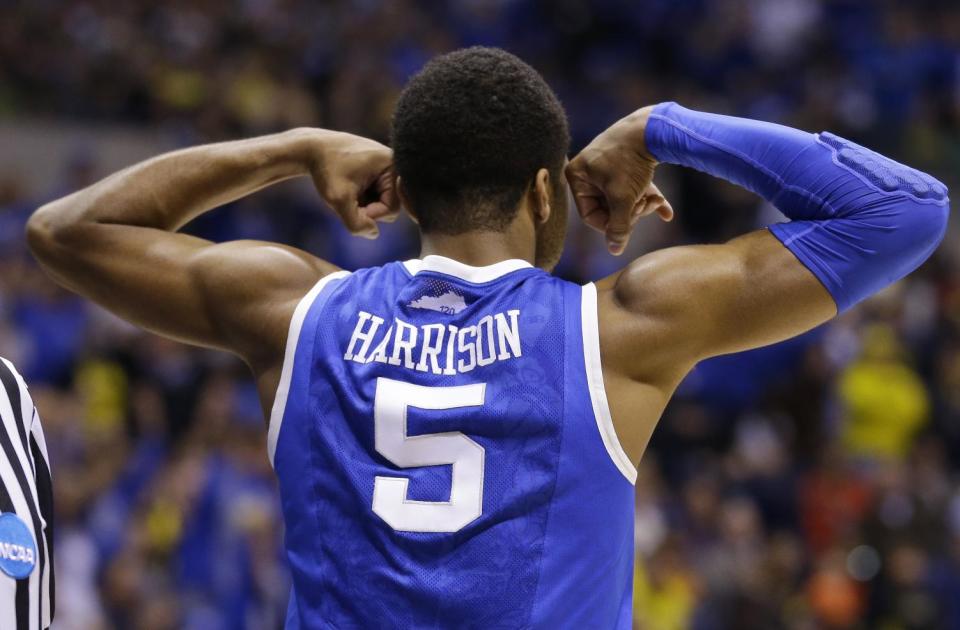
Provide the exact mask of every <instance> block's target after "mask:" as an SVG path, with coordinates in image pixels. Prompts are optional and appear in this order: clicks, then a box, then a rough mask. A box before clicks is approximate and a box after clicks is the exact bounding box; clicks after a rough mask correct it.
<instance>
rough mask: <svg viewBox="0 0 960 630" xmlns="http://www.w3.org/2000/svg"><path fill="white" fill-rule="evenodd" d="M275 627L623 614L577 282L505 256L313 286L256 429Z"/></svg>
mask: <svg viewBox="0 0 960 630" xmlns="http://www.w3.org/2000/svg"><path fill="white" fill-rule="evenodd" d="M269 452H270V456H271V461H272V463H273V465H274V468H275V470H276V473H277V476H278V477H279V480H280V493H281V500H282V504H283V513H284V518H285V521H286V527H287V531H286V551H287V557H288V558H289V562H290V568H291V572H292V575H293V592H292V593H291V597H290V606H289V610H288V615H287V628H311V629H312V628H341V629H345V628H364V629H367V628H404V629H411V628H484V629H489V628H617V629H621V628H624V629H626V628H630V626H631V595H632V576H633V515H634V489H633V483H634V481H635V478H636V470H635V468H634V467H633V465H632V463H631V462H630V460H629V459H628V458H627V456H626V455H625V454H624V452H623V450H622V449H621V448H620V445H619V442H618V441H617V437H616V434H615V432H614V429H613V423H612V421H611V419H610V412H609V409H608V407H607V400H606V396H605V394H604V389H603V379H602V373H601V369H600V345H599V337H598V331H597V294H596V288H595V287H594V286H593V285H592V284H591V285H586V286H584V287H581V286H579V285H576V284H572V283H569V282H566V281H563V280H560V279H558V278H554V277H553V276H551V275H549V274H547V273H545V272H543V271H541V270H539V269H535V268H533V267H531V266H530V265H529V264H527V263H525V262H523V261H518V260H508V261H503V262H500V263H497V264H495V265H492V266H488V267H469V266H466V265H463V264H461V263H458V262H456V261H453V260H450V259H447V258H443V257H439V256H428V257H426V258H425V259H423V260H422V261H421V260H412V261H407V262H405V263H392V264H388V265H385V266H383V267H376V268H370V269H363V270H360V271H356V272H353V273H347V272H338V273H336V274H333V275H331V276H328V277H326V278H324V279H323V280H321V281H320V282H319V283H318V284H317V285H316V286H315V287H314V288H313V289H312V290H311V291H310V293H309V294H308V295H307V296H306V297H304V299H303V300H302V301H301V303H300V304H299V306H298V307H297V309H296V312H295V314H294V317H293V321H292V322H291V325H290V336H289V341H288V346H287V353H286V357H285V361H284V365H283V372H282V376H281V382H280V387H279V389H278V392H277V397H276V401H275V403H274V407H273V414H272V417H271V423H270V434H269Z"/></svg>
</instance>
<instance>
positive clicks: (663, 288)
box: [596, 248, 708, 388]
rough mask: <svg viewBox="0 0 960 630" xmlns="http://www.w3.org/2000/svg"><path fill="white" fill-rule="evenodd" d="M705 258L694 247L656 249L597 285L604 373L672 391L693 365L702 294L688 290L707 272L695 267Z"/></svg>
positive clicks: (702, 307) (703, 252)
mask: <svg viewBox="0 0 960 630" xmlns="http://www.w3.org/2000/svg"><path fill="white" fill-rule="evenodd" d="M692 250H697V251H692ZM705 255H708V253H707V252H705V251H701V250H699V249H698V248H672V249H665V250H658V251H656V252H652V253H650V254H647V255H646V256H643V257H641V258H638V259H637V260H635V261H633V262H631V263H630V264H628V265H627V266H626V267H624V268H623V269H622V270H620V271H618V272H616V273H614V274H612V275H610V276H608V277H606V278H603V279H602V280H599V281H597V282H596V287H597V311H598V320H599V328H600V341H601V350H602V353H603V361H604V367H605V369H607V370H611V371H614V372H617V373H619V374H621V375H623V376H626V377H629V378H630V379H632V380H637V381H641V382H644V383H648V384H652V385H662V386H665V387H668V388H672V387H673V386H675V385H676V384H677V383H678V382H679V381H680V380H681V379H682V378H683V376H684V375H685V374H686V373H687V372H688V371H689V370H690V369H691V368H692V367H693V365H694V364H695V362H696V359H697V356H698V354H697V347H696V339H697V336H696V335H695V334H694V332H695V331H694V330H692V329H691V326H692V323H691V322H692V320H695V319H697V317H698V315H697V313H698V312H699V313H702V312H703V310H704V305H703V304H701V303H700V301H701V300H702V299H705V297H706V296H705V295H703V294H700V295H698V292H696V291H692V289H693V288H694V287H696V286H697V285H698V284H699V283H700V281H699V280H698V275H702V274H705V273H707V272H706V270H704V269H702V268H701V269H698V267H700V266H701V263H703V262H704V256H705Z"/></svg>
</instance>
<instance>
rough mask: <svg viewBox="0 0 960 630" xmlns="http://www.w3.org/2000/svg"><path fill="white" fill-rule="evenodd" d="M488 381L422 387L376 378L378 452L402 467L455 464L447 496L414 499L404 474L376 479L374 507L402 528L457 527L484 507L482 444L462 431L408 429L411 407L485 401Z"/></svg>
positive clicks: (432, 529)
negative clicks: (410, 431) (418, 431)
mask: <svg viewBox="0 0 960 630" xmlns="http://www.w3.org/2000/svg"><path fill="white" fill-rule="evenodd" d="M485 389H486V384H484V383H477V384H474V385H461V386H457V387H424V386H422V385H413V384H411V383H403V382H400V381H394V380H392V379H389V378H378V379H377V391H376V396H375V399H374V404H373V422H374V444H375V446H376V449H377V452H378V453H380V454H381V455H383V456H384V457H386V458H387V459H388V460H390V461H391V462H392V463H393V464H395V465H397V466H399V467H400V468H414V467H418V466H443V465H452V466H453V474H452V483H451V486H450V500H449V501H412V500H410V499H408V498H407V486H408V485H409V483H410V480H409V479H407V478H406V477H380V476H377V477H376V479H375V480H374V483H373V512H374V514H376V515H377V516H379V517H380V518H382V519H383V520H384V521H386V522H387V524H389V525H390V526H391V527H392V528H394V529H395V530H397V531H401V532H455V531H458V530H460V529H462V528H463V527H465V526H466V525H467V524H469V523H470V522H472V521H474V520H475V519H476V518H477V517H479V516H480V514H481V512H482V510H483V457H484V449H483V447H482V446H480V445H479V444H477V443H476V442H474V441H473V440H471V439H470V438H468V437H467V436H466V435H464V434H463V433H460V432H459V431H450V432H448V433H428V434H424V435H415V436H408V435H407V408H409V407H417V408H419V409H458V408H460V407H479V406H480V405H482V404H483V396H484V390H485Z"/></svg>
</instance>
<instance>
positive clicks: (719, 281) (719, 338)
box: [609, 230, 836, 366]
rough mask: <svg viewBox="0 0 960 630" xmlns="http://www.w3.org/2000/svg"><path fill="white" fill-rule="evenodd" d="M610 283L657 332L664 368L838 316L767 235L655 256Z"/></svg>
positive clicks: (813, 282) (759, 343)
mask: <svg viewBox="0 0 960 630" xmlns="http://www.w3.org/2000/svg"><path fill="white" fill-rule="evenodd" d="M609 282H611V283H612V285H611V289H612V291H613V294H614V296H615V298H616V299H617V300H618V301H619V302H620V304H622V305H623V307H624V308H625V309H626V310H628V311H630V312H633V313H635V314H637V315H638V316H639V317H642V318H643V319H644V320H645V321H647V322H648V327H647V328H648V329H650V330H656V331H657V334H658V335H659V336H660V340H659V341H658V343H657V347H660V348H666V349H667V350H665V351H664V352H665V353H666V354H667V355H668V356H667V359H666V360H668V361H679V362H684V363H685V364H687V365H689V366H692V365H693V364H694V363H696V362H697V361H699V360H701V359H704V358H707V357H710V356H715V355H718V354H726V353H730V352H738V351H742V350H749V349H751V348H756V347H759V346H764V345H768V344H771V343H776V342H778V341H782V340H784V339H788V338H790V337H793V336H795V335H798V334H800V333H803V332H805V331H807V330H809V329H811V328H813V327H815V326H817V325H819V324H821V323H823V322H825V321H827V320H828V319H830V318H831V317H833V316H834V315H835V314H836V304H835V303H834V301H833V298H832V297H831V296H830V294H829V293H828V292H827V290H826V289H825V288H824V287H823V285H822V284H821V283H820V281H819V280H817V278H816V277H815V276H814V275H813V274H812V273H811V272H810V271H809V270H808V269H807V268H806V267H804V266H803V264H802V263H800V261H798V260H797V258H796V257H795V256H794V255H793V254H792V253H791V252H790V251H789V250H788V249H786V248H785V247H784V246H783V245H782V244H781V243H780V241H778V240H777V239H776V238H775V237H774V236H773V235H772V234H770V233H769V232H768V231H767V230H760V231H756V232H752V233H750V234H747V235H744V236H741V237H739V238H736V239H734V240H732V241H730V242H728V243H725V244H722V245H703V246H688V247H675V248H670V249H665V250H661V251H658V252H654V253H653V254H650V255H648V256H644V257H643V258H641V259H639V260H637V261H635V262H634V263H633V264H631V265H630V266H629V267H628V268H626V269H625V270H624V271H623V272H621V273H620V274H619V275H618V276H616V277H614V278H611V279H610V281H609ZM640 343H649V340H647V342H644V341H642V340H641V341H640Z"/></svg>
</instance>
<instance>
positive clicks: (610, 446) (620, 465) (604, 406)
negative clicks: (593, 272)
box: [580, 282, 637, 484]
mask: <svg viewBox="0 0 960 630" xmlns="http://www.w3.org/2000/svg"><path fill="white" fill-rule="evenodd" d="M580 326H581V328H582V329H583V359H584V363H585V366H586V370H587V387H588V388H589V389H590V403H591V404H592V405H593V415H594V418H595V419H596V421H597V429H598V430H599V431H600V438H601V439H602V440H603V445H604V446H605V447H606V449H607V454H608V455H609V456H610V460H611V461H612V462H613V464H614V465H615V466H616V467H617V469H618V470H620V472H621V473H623V476H624V477H626V478H627V481H629V482H630V483H631V484H636V483H637V467H636V466H634V464H633V462H632V461H630V458H629V457H628V456H627V454H626V453H625V452H624V450H623V446H621V445H620V440H619V438H617V431H616V429H615V428H614V426H613V418H612V417H611V415H610V405H609V404H608V403H607V391H606V388H605V387H604V385H603V367H602V365H601V363H600V326H599V323H598V318H597V287H596V285H594V284H593V283H592V282H591V283H590V284H585V285H584V286H583V289H582V298H581V301H580Z"/></svg>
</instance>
